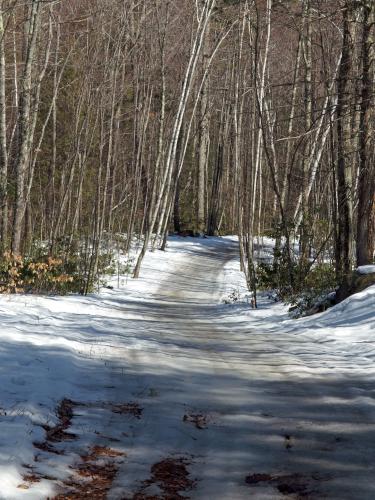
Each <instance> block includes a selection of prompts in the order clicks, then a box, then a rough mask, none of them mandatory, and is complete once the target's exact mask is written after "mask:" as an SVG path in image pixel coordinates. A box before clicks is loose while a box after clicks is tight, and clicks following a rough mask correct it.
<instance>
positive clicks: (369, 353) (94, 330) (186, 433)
mask: <svg viewBox="0 0 375 500" xmlns="http://www.w3.org/2000/svg"><path fill="white" fill-rule="evenodd" d="M270 251H271V249H270V247H267V244H266V247H265V248H264V249H262V253H263V256H264V257H265V258H267V255H269V253H270ZM229 296H236V297H237V298H238V297H239V300H237V301H236V302H235V303H229V304H226V303H224V301H226V302H227V301H228V300H227V299H228V298H229ZM0 321H1V331H0V336H1V344H0V358H1V359H0V382H1V393H0V436H1V437H0V498H1V499H5V500H13V499H17V500H18V499H21V498H22V499H27V500H29V499H35V500H41V499H45V498H51V499H52V498H55V499H85V498H87V499H92V500H95V499H105V498H108V499H116V500H120V499H123V500H125V499H133V500H142V499H148V500H152V499H170V500H172V499H173V500H177V499H180V498H192V499H207V500H214V499H225V500H236V499H246V498H255V499H259V500H263V499H281V498H291V499H293V498H294V499H298V498H306V499H324V498H329V499H337V500H345V499H348V500H349V499H350V500H359V499H360V500H367V499H368V500H373V499H374V498H375V460H374V457H375V385H374V380H375V363H374V357H375V287H371V288H369V289H367V290H365V291H364V292H361V293H360V294H357V295H355V296H353V297H351V298H349V299H347V300H346V301H344V302H343V303H341V304H339V305H338V306H336V307H334V308H332V309H331V310H329V311H327V312H325V313H322V314H319V315H316V316H313V317H310V318H305V319H298V320H292V319H290V318H289V317H288V314H287V308H286V307H285V306H283V305H282V304H275V303H272V302H271V301H269V300H268V299H267V298H266V297H261V298H260V301H259V309H257V310H255V311H254V310H251V309H250V307H249V304H248V303H247V301H246V299H245V286H244V280H243V276H242V274H241V273H240V270H239V263H238V258H237V251H236V242H235V240H234V239H233V238H223V239H219V238H208V239H190V238H183V239H182V238H181V239H180V238H172V239H171V240H170V242H169V248H168V251H167V252H160V251H157V252H154V253H149V254H148V255H147V257H146V260H145V265H144V267H143V270H142V275H141V278H140V279H139V280H129V281H128V282H127V283H125V278H121V280H120V288H115V289H113V290H104V291H103V292H102V293H101V294H99V295H96V296H94V295H93V296H90V297H76V296H69V297H34V296H12V297H5V296H2V297H1V298H0Z"/></svg>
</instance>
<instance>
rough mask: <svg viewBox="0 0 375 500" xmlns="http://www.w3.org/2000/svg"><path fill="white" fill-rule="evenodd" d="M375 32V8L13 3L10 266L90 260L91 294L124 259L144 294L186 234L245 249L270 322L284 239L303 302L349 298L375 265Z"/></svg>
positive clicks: (0, 208)
mask: <svg viewBox="0 0 375 500" xmlns="http://www.w3.org/2000/svg"><path fill="white" fill-rule="evenodd" d="M374 31H375V4H374V2H373V1H372V0H359V1H354V0H340V1H339V2H337V1H333V0H329V1H327V2H320V1H318V0H300V1H298V2H276V1H275V0H240V1H236V2H233V1H230V0H196V1H191V0H177V1H173V2H172V1H171V0H152V1H151V0H141V1H138V0H121V1H120V0H115V1H110V0H85V1H83V0H82V1H81V0H75V1H73V0H66V1H45V0H30V1H28V2H26V3H25V2H21V1H19V0H2V1H1V2H0V237H1V248H2V250H3V251H11V252H13V253H14V254H19V255H29V254H31V253H32V252H33V251H35V248H45V249H47V251H48V252H49V253H50V254H51V255H55V254H58V253H59V254H61V252H62V253H63V254H64V255H69V254H71V253H72V252H77V249H78V251H79V252H80V254H81V257H82V259H84V266H85V269H86V273H87V275H88V280H87V283H89V277H90V276H95V275H97V273H98V272H99V271H98V269H99V267H100V261H101V256H102V255H103V254H104V253H105V251H106V249H107V248H108V249H109V248H110V247H111V245H112V247H113V244H114V242H115V241H117V244H121V246H122V250H123V252H124V253H125V254H126V253H129V252H130V250H131V248H133V247H134V242H136V247H137V248H138V250H139V251H138V257H137V262H136V266H135V270H134V275H135V276H136V277H137V276H139V274H140V271H141V266H142V262H143V258H144V256H145V254H146V252H147V251H148V250H149V249H156V248H162V249H164V248H165V245H166V237H167V235H168V233H169V232H170V231H177V232H180V233H184V234H201V235H202V234H204V233H206V234H208V235H220V234H228V233H231V234H233V233H236V234H238V236H239V249H240V256H241V265H242V268H243V270H244V272H245V275H246V279H247V282H248V286H249V289H251V290H252V291H253V292H254V304H256V265H255V262H256V257H259V256H260V253H259V252H260V245H261V238H262V237H264V236H270V235H272V236H275V237H276V248H275V266H277V265H278V262H279V261H280V262H281V260H283V261H284V262H286V266H287V270H288V273H289V283H290V286H291V287H292V288H293V287H294V286H295V284H296V282H299V283H301V282H303V280H304V279H305V277H306V275H307V273H308V272H309V270H310V268H311V266H312V263H314V262H315V261H316V260H319V259H323V260H324V259H326V260H327V259H328V260H330V261H331V262H333V264H334V266H335V269H336V275H337V279H338V280H339V281H341V282H345V280H346V279H347V277H348V276H349V274H350V272H351V270H352V268H353V266H355V265H363V264H369V263H372V262H373V259H374V241H375V202H374V199H375V198H374V197H375V170H374V165H375V144H374V126H375V124H374V120H375V115H374V105H375V62H374V54H375V48H374V35H375V33H374ZM297 246H299V250H300V251H299V252H296V251H295V250H296V247H297ZM258 260H259V259H258ZM296 266H298V269H299V271H298V273H297V274H296V272H295V268H296ZM86 291H87V290H86Z"/></svg>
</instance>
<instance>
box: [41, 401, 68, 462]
mask: <svg viewBox="0 0 375 500" xmlns="http://www.w3.org/2000/svg"><path fill="white" fill-rule="evenodd" d="M75 406H77V403H75V402H73V401H71V400H70V399H66V398H64V399H63V400H62V401H61V402H60V404H59V406H58V407H57V408H56V414H57V417H58V419H59V420H58V423H57V424H56V425H54V426H53V427H51V426H50V425H47V424H45V425H43V426H42V427H43V429H44V430H45V431H46V439H45V441H44V442H42V443H39V442H35V443H34V446H35V448H38V449H39V450H42V451H47V452H49V453H55V454H63V452H61V451H58V450H56V449H55V448H54V447H53V446H52V445H51V444H50V443H61V442H62V441H69V440H74V439H76V435H75V434H73V433H71V432H67V429H68V428H69V426H70V425H71V422H72V418H73V408H74V407H75Z"/></svg>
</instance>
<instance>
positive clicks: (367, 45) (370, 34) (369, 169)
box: [357, 1, 375, 266]
mask: <svg viewBox="0 0 375 500" xmlns="http://www.w3.org/2000/svg"><path fill="white" fill-rule="evenodd" d="M374 31H375V4H374V3H373V2H372V1H367V2H365V5H364V19H363V34H362V64H363V76H362V96H361V119H360V137H359V140H360V146H359V147H360V151H359V152H360V166H359V183H358V213H357V265H358V266H362V265H365V264H371V263H372V262H373V257H374V244H375V241H374V232H375V229H374V227H373V224H374V221H373V212H374V206H375V205H374V203H375V167H374V161H375V156H374V145H375V142H374V118H375V113H374V107H375V46H374V44H375V36H374Z"/></svg>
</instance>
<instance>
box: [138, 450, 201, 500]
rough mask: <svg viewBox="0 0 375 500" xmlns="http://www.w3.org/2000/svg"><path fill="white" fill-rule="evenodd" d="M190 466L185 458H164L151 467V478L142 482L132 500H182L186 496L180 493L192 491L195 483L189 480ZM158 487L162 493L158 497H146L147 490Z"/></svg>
mask: <svg viewBox="0 0 375 500" xmlns="http://www.w3.org/2000/svg"><path fill="white" fill-rule="evenodd" d="M189 464H190V462H189V460H188V459H186V458H166V459H164V460H162V461H160V462H157V463H156V464H154V465H153V466H152V467H151V478H150V479H148V480H146V481H144V482H143V484H142V487H141V488H140V490H139V491H138V492H137V493H136V494H135V495H134V496H133V498H132V500H180V499H181V500H182V499H186V498H188V497H186V495H184V496H182V495H181V493H184V492H187V491H189V490H192V489H193V488H194V486H195V484H196V482H195V481H194V480H193V479H191V478H190V477H189V476H190V473H189V471H188V469H187V466H188V465H189ZM152 485H156V486H158V488H159V489H160V490H161V491H162V492H163V494H162V495H161V496H160V495H148V494H147V491H146V490H147V488H149V487H150V486H152Z"/></svg>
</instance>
